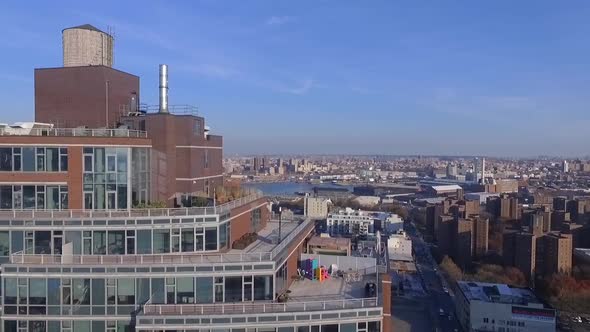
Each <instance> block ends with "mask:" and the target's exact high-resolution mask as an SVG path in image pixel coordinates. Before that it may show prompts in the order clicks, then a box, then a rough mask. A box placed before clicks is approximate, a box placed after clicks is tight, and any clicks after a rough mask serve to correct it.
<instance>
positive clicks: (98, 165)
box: [94, 148, 105, 173]
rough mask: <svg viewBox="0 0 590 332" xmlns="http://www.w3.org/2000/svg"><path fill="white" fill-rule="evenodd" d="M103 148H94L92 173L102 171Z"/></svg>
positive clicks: (103, 168)
mask: <svg viewBox="0 0 590 332" xmlns="http://www.w3.org/2000/svg"><path fill="white" fill-rule="evenodd" d="M104 159H105V155H104V148H94V173H104V171H105V167H104Z"/></svg>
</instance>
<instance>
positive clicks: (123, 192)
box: [117, 185, 127, 209]
mask: <svg viewBox="0 0 590 332" xmlns="http://www.w3.org/2000/svg"><path fill="white" fill-rule="evenodd" d="M117 208H118V209H126V208H127V186H124V185H123V186H122V185H117Z"/></svg>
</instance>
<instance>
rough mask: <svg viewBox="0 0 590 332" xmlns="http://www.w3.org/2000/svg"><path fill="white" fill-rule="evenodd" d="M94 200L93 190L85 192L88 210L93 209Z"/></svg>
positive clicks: (85, 203) (85, 204)
mask: <svg viewBox="0 0 590 332" xmlns="http://www.w3.org/2000/svg"><path fill="white" fill-rule="evenodd" d="M93 201H94V195H93V194H92V192H85V193H84V208H85V209H87V210H92V207H93V205H94V204H93Z"/></svg>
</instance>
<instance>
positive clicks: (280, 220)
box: [279, 206, 283, 243]
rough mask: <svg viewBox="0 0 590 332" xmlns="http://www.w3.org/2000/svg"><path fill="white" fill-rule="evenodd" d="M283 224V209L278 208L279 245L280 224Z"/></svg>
mask: <svg viewBox="0 0 590 332" xmlns="http://www.w3.org/2000/svg"><path fill="white" fill-rule="evenodd" d="M282 222H283V208H282V207H280V206H279V243H281V224H282Z"/></svg>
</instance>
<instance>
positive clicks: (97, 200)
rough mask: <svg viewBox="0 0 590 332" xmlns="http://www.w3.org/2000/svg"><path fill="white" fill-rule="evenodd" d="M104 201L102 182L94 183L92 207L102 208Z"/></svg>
mask: <svg viewBox="0 0 590 332" xmlns="http://www.w3.org/2000/svg"><path fill="white" fill-rule="evenodd" d="M105 203H106V202H105V191H104V184H97V185H94V209H97V210H100V209H104V208H105V207H106V205H105Z"/></svg>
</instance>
